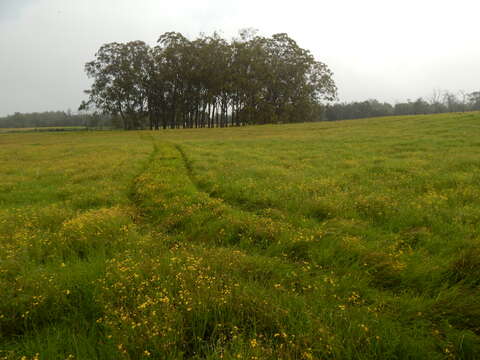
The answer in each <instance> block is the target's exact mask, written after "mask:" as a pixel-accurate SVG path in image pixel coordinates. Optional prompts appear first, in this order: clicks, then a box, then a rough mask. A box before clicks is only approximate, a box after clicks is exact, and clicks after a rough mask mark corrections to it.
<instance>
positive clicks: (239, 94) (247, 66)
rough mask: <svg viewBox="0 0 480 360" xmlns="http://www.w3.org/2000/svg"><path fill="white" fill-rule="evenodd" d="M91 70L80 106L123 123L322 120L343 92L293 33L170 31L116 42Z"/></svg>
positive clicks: (91, 64) (155, 126)
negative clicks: (189, 34) (152, 39)
mask: <svg viewBox="0 0 480 360" xmlns="http://www.w3.org/2000/svg"><path fill="white" fill-rule="evenodd" d="M85 70H86V73H87V75H88V76H89V77H90V78H92V79H93V84H92V86H91V89H90V90H87V91H86V93H87V94H88V95H89V98H88V101H86V102H83V103H82V105H81V106H80V109H87V108H94V109H96V110H99V111H101V112H103V113H105V114H109V115H112V116H115V117H118V118H119V119H120V120H121V122H122V124H123V127H124V129H138V128H144V127H147V126H148V127H150V128H151V129H159V128H161V127H163V128H167V127H169V128H180V127H187V128H191V127H226V126H234V125H237V126H240V125H248V124H266V123H285V122H303V121H315V120H320V117H321V113H322V103H323V102H324V101H332V100H334V99H335V98H336V91H337V88H336V86H335V83H334V81H333V78H332V72H331V71H330V69H329V68H328V66H327V65H326V64H324V63H322V62H319V61H317V60H315V58H314V57H313V55H312V54H311V53H310V51H308V50H306V49H302V48H301V47H300V46H299V45H298V44H297V43H296V42H295V41H294V40H293V39H291V38H290V37H289V36H288V35H287V34H284V33H281V34H275V35H273V36H271V37H263V36H259V35H257V34H256V32H255V31H253V30H242V31H240V34H239V37H238V38H235V39H232V40H231V41H226V40H225V39H223V38H222V37H221V36H220V35H219V34H218V33H213V34H212V35H200V36H199V37H198V38H196V39H194V40H189V39H187V38H186V37H185V36H183V35H182V34H180V33H178V32H167V33H164V34H162V35H161V36H160V37H159V38H158V41H157V45H156V46H153V47H151V46H149V45H147V44H146V43H145V42H143V41H132V42H128V43H109V44H105V45H103V46H101V47H100V49H99V50H98V52H97V53H96V55H95V59H94V60H93V61H91V62H88V63H87V64H86V66H85Z"/></svg>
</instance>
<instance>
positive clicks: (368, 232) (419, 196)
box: [0, 113, 480, 360]
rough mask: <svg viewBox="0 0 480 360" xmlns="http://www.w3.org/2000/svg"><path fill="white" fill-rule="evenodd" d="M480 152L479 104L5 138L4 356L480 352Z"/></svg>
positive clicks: (0, 347)
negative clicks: (453, 109) (239, 124)
mask: <svg viewBox="0 0 480 360" xmlns="http://www.w3.org/2000/svg"><path fill="white" fill-rule="evenodd" d="M479 150H480V114H479V113H466V114H445V115H429V116H411V117H390V118H377V119H366V120H355V121H343V122H335V123H308V124H298V125H276V126H256V127H245V128H232V129H202V130H166V131H160V132H149V131H139V132H119V131H116V132H108V131H103V132H68V133H42V134H38V133H25V134H22V133H17V134H0V294H1V296H0V359H48V360H50V359H112V360H113V359H149V358H152V359H182V358H183V359H222V358H223V359H307V360H308V359H478V358H480V156H479V154H480V151H479Z"/></svg>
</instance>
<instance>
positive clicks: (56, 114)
mask: <svg viewBox="0 0 480 360" xmlns="http://www.w3.org/2000/svg"><path fill="white" fill-rule="evenodd" d="M73 126H81V127H86V128H94V129H98V128H113V127H117V126H118V124H116V123H115V119H113V118H112V117H111V116H108V115H102V114H93V113H90V114H89V113H78V114H73V113H72V112H71V111H66V112H65V111H45V112H35V113H29V114H22V113H19V112H16V113H14V114H13V115H8V116H5V117H0V128H41V127H73Z"/></svg>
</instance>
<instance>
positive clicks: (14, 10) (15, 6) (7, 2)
mask: <svg viewBox="0 0 480 360" xmlns="http://www.w3.org/2000/svg"><path fill="white" fill-rule="evenodd" d="M32 3H33V0H1V1H0V21H14V20H15V19H17V18H18V17H19V16H20V15H21V14H22V11H23V10H25V9H26V8H28V6H29V5H31V4H32Z"/></svg>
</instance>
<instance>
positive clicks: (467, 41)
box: [0, 0, 480, 116]
mask: <svg viewBox="0 0 480 360" xmlns="http://www.w3.org/2000/svg"><path fill="white" fill-rule="evenodd" d="M478 14H480V1H478V0H455V1H453V0H448V1H447V0H435V1H432V0H402V1H398V0H362V1H359V0H316V1H314V0H311V1H307V0H295V1H292V0H289V1H283V0H274V1H270V0H263V1H261V0H242V1H228V0H203V1H187V0H176V1H162V0H82V1H78V0H0V116H4V115H7V114H13V113H14V112H17V111H18V112H37V111H38V112H39V111H47V110H68V109H71V110H72V111H76V110H77V108H78V106H79V104H80V102H81V101H82V100H85V99H86V95H85V94H84V93H83V90H85V89H88V88H89V86H90V80H89V79H88V78H87V76H86V74H85V72H84V65H85V63H86V62H87V61H90V60H93V58H94V56H95V53H96V51H97V50H98V48H99V47H100V46H101V45H102V44H104V43H108V42H114V41H115V42H127V41H131V40H143V41H145V42H147V43H149V44H151V45H154V44H155V42H156V40H157V39H158V37H159V35H161V34H162V33H164V32H167V31H177V32H181V33H182V34H184V35H185V36H187V37H189V38H194V37H196V36H197V35H198V34H199V33H200V32H203V33H212V32H213V31H219V32H221V33H222V34H223V36H224V37H225V38H227V39H230V38H232V37H234V36H236V35H237V34H238V31H239V30H240V29H243V28H255V29H258V30H259V34H260V35H264V36H271V35H272V34H275V33H280V32H286V33H287V34H288V35H289V36H290V37H292V38H293V39H294V40H296V41H297V43H298V44H299V45H300V46H301V47H303V48H306V49H309V50H310V51H311V52H312V53H313V55H314V56H315V58H316V59H317V60H319V61H322V62H324V63H326V64H327V65H328V66H329V67H330V69H331V70H332V71H333V73H334V80H335V82H336V84H337V86H338V90H339V91H338V95H339V100H340V101H363V100H367V99H371V98H375V99H378V100H380V101H388V102H391V103H395V102H400V101H406V100H407V99H416V98H418V97H424V98H427V99H428V97H429V96H430V95H431V94H432V93H433V90H434V89H436V90H449V91H452V92H454V93H455V92H459V91H461V90H463V91H466V92H472V91H476V90H480V46H479V45H480V44H479V43H480V42H479V38H480V26H479V23H478Z"/></svg>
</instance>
